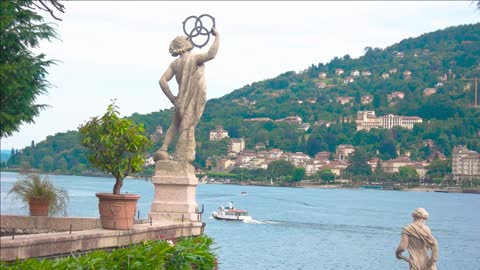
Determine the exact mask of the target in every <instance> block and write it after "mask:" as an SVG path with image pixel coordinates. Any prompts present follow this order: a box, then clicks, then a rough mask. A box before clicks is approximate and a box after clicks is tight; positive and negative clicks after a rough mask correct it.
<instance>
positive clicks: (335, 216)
mask: <svg viewBox="0 0 480 270" xmlns="http://www.w3.org/2000/svg"><path fill="white" fill-rule="evenodd" d="M16 176H17V174H16V173H8V172H2V173H1V189H0V190H1V198H0V199H1V201H0V202H1V213H2V214H27V210H26V209H22V208H21V205H20V204H19V203H18V202H15V201H12V200H11V198H10V197H6V195H7V193H8V190H9V189H10V187H11V186H12V184H13V183H14V182H15V181H16ZM49 177H50V179H51V180H52V181H53V182H54V183H55V184H57V185H59V186H62V187H64V188H66V189H67V190H68V192H69V194H70V201H71V203H70V206H69V209H68V215H69V216H86V217H96V216H98V209H97V204H98V201H97V198H96V197H95V193H96V192H111V189H112V187H113V183H114V180H113V179H112V178H100V177H81V176H55V175H52V176H49ZM242 191H245V192H247V193H248V195H246V196H242V195H240V193H241V192H242ZM122 192H128V193H135V194H140V195H141V196H142V197H141V199H140V200H139V206H138V207H139V210H140V217H141V218H146V217H147V215H148V212H149V210H150V203H151V201H152V199H153V185H152V184H151V183H150V182H147V181H144V180H142V179H127V180H125V183H124V187H123V188H122ZM231 200H233V201H234V203H235V206H236V207H237V208H242V209H247V210H248V211H249V212H250V214H251V215H252V217H253V218H254V221H253V222H250V223H241V222H227V221H219V220H215V219H212V218H211V217H210V216H211V212H212V211H215V210H216V209H217V208H218V207H219V206H220V205H222V204H223V205H226V204H227V203H228V202H229V201H231ZM197 202H198V204H199V205H202V204H204V206H205V213H204V214H203V221H204V222H206V223H207V226H206V229H205V233H206V234H207V235H209V236H212V237H213V238H214V239H215V241H216V247H217V248H218V249H216V251H215V252H216V253H217V254H218V256H219V262H220V269H222V270H228V269H232V270H233V269H236V270H237V269H255V270H256V269H281V270H283V269H284V270H291V269H312V270H317V269H323V270H327V269H332V270H333V269H335V270H338V269H352V270H374V269H378V270H396V269H398V270H405V269H408V265H407V264H406V263H405V262H403V261H398V260H397V259H396V258H395V254H394V252H395V249H396V247H397V245H398V243H399V240H400V232H401V229H402V227H403V226H404V225H406V224H408V223H410V222H411V217H410V213H411V212H412V211H413V210H414V209H415V208H417V207H424V208H425V209H427V211H428V212H429V214H430V220H428V222H427V224H428V226H429V227H430V228H431V230H432V232H433V234H434V236H435V237H436V238H437V240H438V243H439V254H440V256H439V261H438V263H437V267H438V269H440V270H448V269H459V270H460V269H461V270H477V269H480V211H479V207H480V195H476V194H455V193H435V192H400V191H382V190H347V189H315V188H279V187H256V186H236V185H213V184H204V185H202V184H201V185H199V186H198V188H197Z"/></svg>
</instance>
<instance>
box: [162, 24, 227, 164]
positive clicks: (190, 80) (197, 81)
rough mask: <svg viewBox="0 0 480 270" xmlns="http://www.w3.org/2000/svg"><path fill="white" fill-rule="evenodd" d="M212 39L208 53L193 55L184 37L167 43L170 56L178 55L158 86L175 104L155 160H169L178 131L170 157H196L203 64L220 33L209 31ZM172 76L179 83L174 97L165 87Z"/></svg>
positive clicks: (211, 55)
mask: <svg viewBox="0 0 480 270" xmlns="http://www.w3.org/2000/svg"><path fill="white" fill-rule="evenodd" d="M211 33H212V34H213V35H214V36H215V40H214V42H213V43H212V45H211V46H210V48H209V50H208V52H207V53H201V54H193V53H191V50H192V49H193V44H192V43H191V41H190V40H189V39H188V38H187V37H186V36H178V37H176V38H175V39H174V40H173V41H172V42H171V43H170V50H169V51H170V53H171V54H172V56H174V57H175V56H179V57H178V58H177V59H176V60H174V61H173V62H172V63H171V64H170V66H169V67H168V68H167V70H166V71H165V73H164V74H163V75H162V77H161V78H160V88H161V89H162V90H163V92H164V93H165V95H166V96H167V97H168V99H169V100H170V101H171V102H172V104H173V105H174V108H175V111H174V113H173V119H172V124H171V125H170V127H169V128H168V130H167V133H166V135H165V140H164V142H163V145H162V147H161V148H160V149H159V150H158V151H157V152H156V153H155V155H154V160H155V161H158V160H168V159H169V155H168V153H167V149H168V146H169V144H170V143H171V141H172V140H173V138H174V136H175V135H176V134H178V141H177V145H176V147H175V154H174V157H173V159H174V160H178V161H186V162H190V163H191V162H192V161H193V160H194V159H195V127H196V125H197V124H198V121H199V120H200V118H201V116H202V114H203V109H204V108H205V102H206V83H205V77H204V67H205V66H204V63H205V62H207V61H210V60H212V59H214V58H215V56H216V55H217V51H218V46H219V33H218V30H217V29H216V28H213V29H212V32H211ZM173 76H175V79H176V81H177V83H178V95H177V96H174V95H173V94H172V92H171V91H170V88H169V86H168V81H170V80H171V79H172V78H173Z"/></svg>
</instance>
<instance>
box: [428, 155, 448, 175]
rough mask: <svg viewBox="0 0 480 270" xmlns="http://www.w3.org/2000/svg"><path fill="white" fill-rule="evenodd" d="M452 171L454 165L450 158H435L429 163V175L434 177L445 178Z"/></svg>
mask: <svg viewBox="0 0 480 270" xmlns="http://www.w3.org/2000/svg"><path fill="white" fill-rule="evenodd" d="M451 172H452V165H451V161H450V160H440V159H434V160H433V161H432V162H431V163H430V165H428V177H431V178H433V179H444V178H445V176H446V175H448V174H449V173H451Z"/></svg>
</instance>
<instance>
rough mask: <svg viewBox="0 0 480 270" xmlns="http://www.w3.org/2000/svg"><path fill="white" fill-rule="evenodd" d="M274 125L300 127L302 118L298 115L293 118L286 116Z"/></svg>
mask: <svg viewBox="0 0 480 270" xmlns="http://www.w3.org/2000/svg"><path fill="white" fill-rule="evenodd" d="M275 123H288V124H291V125H301V124H302V118H301V117H300V116H298V115H295V116H288V117H285V118H282V119H278V120H275Z"/></svg>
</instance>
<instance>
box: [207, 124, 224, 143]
mask: <svg viewBox="0 0 480 270" xmlns="http://www.w3.org/2000/svg"><path fill="white" fill-rule="evenodd" d="M223 138H228V131H226V130H224V129H223V126H217V127H216V128H215V130H211V131H210V141H221V140H222V139H223Z"/></svg>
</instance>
